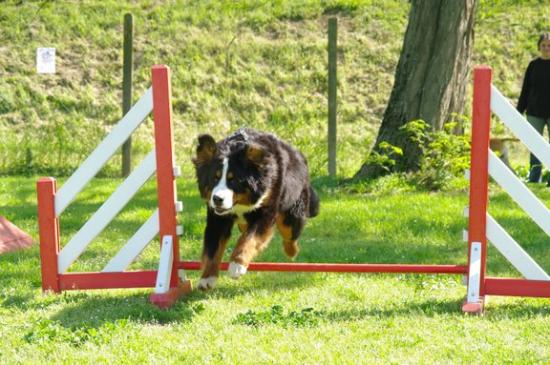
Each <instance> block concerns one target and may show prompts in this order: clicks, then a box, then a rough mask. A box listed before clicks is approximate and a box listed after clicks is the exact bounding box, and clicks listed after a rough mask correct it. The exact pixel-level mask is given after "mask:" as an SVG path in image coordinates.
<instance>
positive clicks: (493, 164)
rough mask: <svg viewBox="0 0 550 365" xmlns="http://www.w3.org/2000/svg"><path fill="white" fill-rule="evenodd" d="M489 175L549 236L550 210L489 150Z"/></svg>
mask: <svg viewBox="0 0 550 365" xmlns="http://www.w3.org/2000/svg"><path fill="white" fill-rule="evenodd" d="M489 174H490V175H491V177H492V178H493V179H495V181H496V182H497V183H498V184H499V185H500V186H501V187H502V188H503V189H504V190H506V192H507V193H508V194H509V195H510V197H511V198H512V199H514V201H515V202H516V203H518V204H519V206H520V207H521V208H522V209H523V210H524V211H525V212H526V213H527V214H528V215H529V216H530V217H531V219H533V221H534V222H535V223H536V224H538V226H539V227H540V228H542V230H543V231H544V232H546V234H547V235H548V236H550V210H548V208H547V207H546V206H545V205H544V204H543V203H541V201H540V200H539V199H538V198H537V197H536V196H535V194H533V193H532V192H531V190H529V189H528V188H527V187H526V186H525V184H523V183H522V182H521V181H520V180H519V179H518V178H517V177H516V175H514V173H513V172H512V171H511V170H510V169H509V168H508V167H507V166H506V165H505V164H504V163H503V162H502V161H501V160H500V158H498V157H497V155H495V154H494V152H493V151H491V150H489Z"/></svg>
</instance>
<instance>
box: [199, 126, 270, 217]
mask: <svg viewBox="0 0 550 365" xmlns="http://www.w3.org/2000/svg"><path fill="white" fill-rule="evenodd" d="M269 160H270V156H269V153H268V152H267V151H266V149H265V148H263V147H262V146H261V145H259V144H256V143H253V142H249V141H243V140H238V139H232V138H228V139H225V140H223V141H221V142H219V143H216V141H215V140H214V138H212V136H210V135H208V134H203V135H201V136H199V138H198V146H197V150H196V155H195V157H194V158H193V164H194V165H195V170H196V173H197V180H198V185H199V190H200V194H201V197H202V198H203V199H204V200H206V202H207V204H208V206H209V208H211V209H212V210H213V211H214V212H215V213H216V214H218V215H226V214H233V213H237V212H243V211H244V212H246V211H251V210H254V209H256V208H258V207H260V206H261V204H262V202H263V201H265V199H266V198H267V196H268V195H269V180H270V177H269V173H268V169H267V168H266V167H267V165H268V162H269Z"/></svg>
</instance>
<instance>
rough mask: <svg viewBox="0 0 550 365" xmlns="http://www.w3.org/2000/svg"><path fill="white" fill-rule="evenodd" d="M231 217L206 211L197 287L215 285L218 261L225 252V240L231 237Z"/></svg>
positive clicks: (206, 287) (205, 287)
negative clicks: (200, 268) (200, 273)
mask: <svg viewBox="0 0 550 365" xmlns="http://www.w3.org/2000/svg"><path fill="white" fill-rule="evenodd" d="M232 227H233V219H232V218H227V217H220V216H216V215H214V214H213V213H211V212H210V211H209V212H208V216H207V221H206V229H205V230H204V247H203V252H202V275H201V279H200V280H199V284H198V287H199V289H203V290H206V289H211V288H213V287H214V286H215V285H216V281H217V280H218V274H219V270H220V262H221V260H222V257H223V254H224V252H225V247H226V246H227V242H228V241H229V238H230V237H231V228H232Z"/></svg>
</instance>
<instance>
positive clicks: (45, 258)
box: [36, 177, 60, 293]
mask: <svg viewBox="0 0 550 365" xmlns="http://www.w3.org/2000/svg"><path fill="white" fill-rule="evenodd" d="M56 191H57V188H56V182H55V179H54V178H52V177H44V178H41V179H40V180H38V182H37V183H36V192H37V194H38V197H37V198H38V199H37V200H38V231H39V234H40V268H41V271H42V290H43V291H53V292H54V293H59V292H60V288H59V275H58V267H57V256H58V255H59V220H58V219H57V217H56V216H55V194H56Z"/></svg>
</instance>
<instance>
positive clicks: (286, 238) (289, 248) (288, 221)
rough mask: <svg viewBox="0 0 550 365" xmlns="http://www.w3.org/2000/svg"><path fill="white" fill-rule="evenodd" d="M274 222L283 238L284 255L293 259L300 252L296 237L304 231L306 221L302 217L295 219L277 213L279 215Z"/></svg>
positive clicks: (291, 216)
mask: <svg viewBox="0 0 550 365" xmlns="http://www.w3.org/2000/svg"><path fill="white" fill-rule="evenodd" d="M276 222H277V229H278V230H279V233H281V236H282V238H283V247H284V250H285V254H286V255H287V256H288V257H289V258H291V259H294V258H295V257H296V255H298V252H299V251H300V247H299V246H298V237H299V236H300V233H302V230H303V229H304V225H305V223H306V219H305V218H303V217H295V216H293V215H292V214H290V213H289V212H287V213H279V215H277V220H276Z"/></svg>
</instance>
